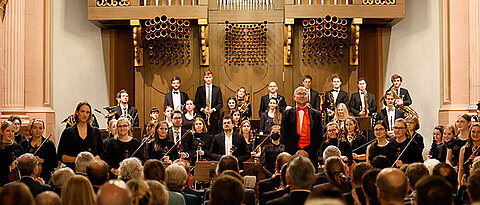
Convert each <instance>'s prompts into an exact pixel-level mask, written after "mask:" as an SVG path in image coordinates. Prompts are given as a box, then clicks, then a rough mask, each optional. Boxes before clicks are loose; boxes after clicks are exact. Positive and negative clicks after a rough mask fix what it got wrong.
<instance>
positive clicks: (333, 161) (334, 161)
mask: <svg viewBox="0 0 480 205" xmlns="http://www.w3.org/2000/svg"><path fill="white" fill-rule="evenodd" d="M325 173H326V174H327V178H328V180H329V182H328V183H330V184H332V185H334V186H336V187H338V188H339V189H340V190H342V193H347V192H350V191H351V190H352V186H351V184H350V182H349V180H348V179H347V176H348V172H347V167H346V166H345V164H344V163H343V161H342V159H341V158H340V157H337V156H333V157H329V158H328V159H327V160H326V161H325Z"/></svg>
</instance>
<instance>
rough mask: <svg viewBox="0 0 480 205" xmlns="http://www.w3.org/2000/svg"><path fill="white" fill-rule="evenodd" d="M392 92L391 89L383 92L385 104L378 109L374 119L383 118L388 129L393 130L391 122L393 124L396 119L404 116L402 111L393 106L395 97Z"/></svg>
mask: <svg viewBox="0 0 480 205" xmlns="http://www.w3.org/2000/svg"><path fill="white" fill-rule="evenodd" d="M392 92H393V91H388V92H387V94H385V98H384V100H385V104H386V105H387V106H386V107H385V108H383V109H382V110H380V111H379V112H378V114H377V116H376V117H375V120H377V121H378V120H383V121H384V122H386V123H387V129H388V131H393V124H395V120H396V119H398V118H404V117H405V115H404V113H403V111H402V110H399V109H397V108H396V107H395V106H394V103H395V98H394V97H393V93H392Z"/></svg>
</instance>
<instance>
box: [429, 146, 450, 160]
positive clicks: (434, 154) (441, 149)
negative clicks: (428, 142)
mask: <svg viewBox="0 0 480 205" xmlns="http://www.w3.org/2000/svg"><path fill="white" fill-rule="evenodd" d="M429 155H430V157H431V158H432V159H437V160H438V161H440V162H445V161H446V159H447V147H446V146H445V144H444V143H442V144H438V145H437V144H436V143H433V144H432V146H431V148H430V152H429Z"/></svg>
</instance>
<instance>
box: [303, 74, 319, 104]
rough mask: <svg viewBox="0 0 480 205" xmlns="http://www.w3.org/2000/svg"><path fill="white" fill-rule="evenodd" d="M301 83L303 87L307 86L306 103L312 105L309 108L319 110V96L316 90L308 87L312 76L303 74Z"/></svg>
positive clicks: (310, 84)
mask: <svg viewBox="0 0 480 205" xmlns="http://www.w3.org/2000/svg"><path fill="white" fill-rule="evenodd" d="M302 84H303V87H305V88H307V91H308V103H310V105H311V106H312V107H311V108H313V109H317V110H320V97H319V96H318V92H317V91H315V90H313V89H311V88H310V87H311V86H312V76H310V75H305V76H303V80H302Z"/></svg>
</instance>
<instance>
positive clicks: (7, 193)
mask: <svg viewBox="0 0 480 205" xmlns="http://www.w3.org/2000/svg"><path fill="white" fill-rule="evenodd" d="M0 202H1V204H3V205H18V204H22V205H34V204H35V201H34V199H33V195H32V193H31V192H30V191H29V189H28V186H27V185H25V184H24V183H19V182H14V183H9V184H7V185H5V186H3V188H2V189H0Z"/></svg>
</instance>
